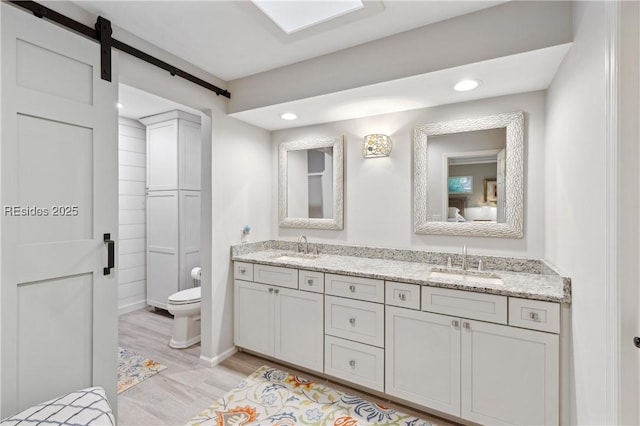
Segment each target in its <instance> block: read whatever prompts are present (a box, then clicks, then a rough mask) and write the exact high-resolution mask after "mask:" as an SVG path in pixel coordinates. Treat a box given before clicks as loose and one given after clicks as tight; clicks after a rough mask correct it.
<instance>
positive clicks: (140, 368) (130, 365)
mask: <svg viewBox="0 0 640 426" xmlns="http://www.w3.org/2000/svg"><path fill="white" fill-rule="evenodd" d="M165 368H167V366H166V365H162V364H158V363H157V362H155V361H151V360H150V359H148V358H145V357H143V356H141V355H136V354H134V353H133V352H131V351H128V350H126V349H122V348H118V393H120V392H124V391H126V390H127V389H129V388H130V387H132V386H135V385H137V384H138V383H140V382H142V381H144V380H147V379H148V378H149V377H151V376H153V375H155V374H158V373H159V372H160V371H162V370H164V369H165Z"/></svg>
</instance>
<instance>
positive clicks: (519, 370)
mask: <svg viewBox="0 0 640 426" xmlns="http://www.w3.org/2000/svg"><path fill="white" fill-rule="evenodd" d="M465 322H467V323H468V324H469V328H463V330H462V417H463V418H465V419H469V420H472V421H475V422H478V423H484V424H505V425H506V424H519V425H525V424H530V425H533V424H535V425H552V424H558V422H559V403H558V398H559V364H558V363H559V361H558V359H559V358H558V351H559V346H558V345H559V341H558V335H555V334H549V333H543V332H538V331H531V330H523V329H518V328H514V327H506V326H501V325H495V324H488V323H483V322H477V321H468V320H467V321H465Z"/></svg>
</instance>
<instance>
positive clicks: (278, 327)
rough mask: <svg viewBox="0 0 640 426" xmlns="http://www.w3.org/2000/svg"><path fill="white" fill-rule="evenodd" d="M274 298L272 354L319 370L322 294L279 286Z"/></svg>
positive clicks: (321, 361) (321, 345)
mask: <svg viewBox="0 0 640 426" xmlns="http://www.w3.org/2000/svg"><path fill="white" fill-rule="evenodd" d="M274 300H275V357H276V358H277V359H280V360H283V361H286V362H290V363H292V364H296V365H299V366H302V367H305V368H308V369H310V370H314V371H318V372H320V373H322V372H323V366H324V345H323V340H324V317H323V314H324V296H323V295H322V294H319V293H310V292H307V291H300V290H291V289H287V288H280V289H276V291H275V293H274Z"/></svg>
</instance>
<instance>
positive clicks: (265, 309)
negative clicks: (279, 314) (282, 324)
mask: <svg viewBox="0 0 640 426" xmlns="http://www.w3.org/2000/svg"><path fill="white" fill-rule="evenodd" d="M273 292H274V288H273V287H272V286H268V285H264V284H256V283H253V282H248V281H241V280H235V291H234V296H235V298H234V299H235V302H234V304H235V309H234V317H235V331H234V333H235V344H236V345H237V346H240V347H242V348H246V349H249V350H252V351H255V352H258V353H261V354H264V355H268V356H273V353H274V324H273V309H274V301H273Z"/></svg>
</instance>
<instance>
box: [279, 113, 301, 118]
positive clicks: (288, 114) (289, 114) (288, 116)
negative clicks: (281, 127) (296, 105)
mask: <svg viewBox="0 0 640 426" xmlns="http://www.w3.org/2000/svg"><path fill="white" fill-rule="evenodd" d="M280 118H282V119H283V120H295V119H296V118H298V116H297V115H295V114H294V113H292V112H284V113H282V114H280Z"/></svg>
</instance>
